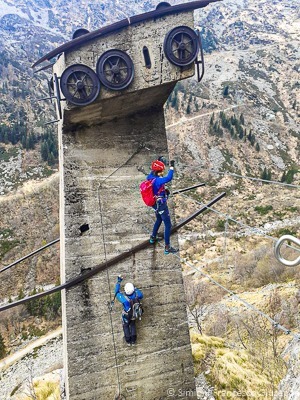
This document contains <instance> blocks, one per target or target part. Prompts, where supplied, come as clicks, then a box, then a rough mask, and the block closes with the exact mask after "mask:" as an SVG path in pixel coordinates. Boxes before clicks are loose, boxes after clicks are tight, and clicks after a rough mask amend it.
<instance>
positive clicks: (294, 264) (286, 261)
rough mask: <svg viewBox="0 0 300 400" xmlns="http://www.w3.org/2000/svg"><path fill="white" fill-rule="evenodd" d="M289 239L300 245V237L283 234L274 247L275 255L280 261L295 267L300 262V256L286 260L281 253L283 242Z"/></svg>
mask: <svg viewBox="0 0 300 400" xmlns="http://www.w3.org/2000/svg"><path fill="white" fill-rule="evenodd" d="M287 240H288V241H290V242H292V243H295V244H296V245H298V246H300V240H299V239H297V238H295V237H294V236H292V235H283V236H281V237H280V238H279V239H278V240H277V242H276V244H275V248H274V253H275V257H276V258H277V260H278V261H279V262H281V264H283V265H286V266H287V267H295V266H296V265H298V264H300V256H299V257H298V258H296V259H295V260H293V261H290V260H286V259H285V258H283V257H282V256H281V254H280V248H281V246H282V245H283V243H284V242H285V241H287ZM299 250H300V249H299Z"/></svg>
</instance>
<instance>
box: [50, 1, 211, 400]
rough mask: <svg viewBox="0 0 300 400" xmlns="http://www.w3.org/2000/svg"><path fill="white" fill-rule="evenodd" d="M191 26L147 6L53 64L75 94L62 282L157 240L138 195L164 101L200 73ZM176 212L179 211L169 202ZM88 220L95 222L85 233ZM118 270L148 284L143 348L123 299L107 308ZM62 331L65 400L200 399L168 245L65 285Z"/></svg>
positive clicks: (64, 163) (65, 121)
mask: <svg viewBox="0 0 300 400" xmlns="http://www.w3.org/2000/svg"><path fill="white" fill-rule="evenodd" d="M195 3H199V4H200V3H201V2H195ZM206 4H208V2H205V5H206ZM164 7H168V6H167V5H165V4H164ZM169 7H170V6H169ZM199 7H200V6H199ZM171 8H173V7H170V9H171ZM194 8H197V7H194ZM178 27H179V28H182V29H181V30H180V29H179V31H174V29H175V28H178ZM193 30H194V21H193V10H191V9H188V10H185V9H183V10H180V12H176V13H175V12H170V13H168V14H162V15H161V16H156V17H155V18H154V17H151V16H150V17H149V15H148V14H145V18H144V20H140V21H139V22H138V23H134V22H131V21H129V23H128V24H127V26H125V27H123V28H121V29H117V30H114V29H113V28H112V29H111V30H110V32H109V33H104V34H102V35H99V36H97V37H96V38H94V39H89V40H84V38H85V36H83V37H82V38H83V40H82V41H80V39H76V40H77V42H76V43H78V44H76V46H73V47H72V49H68V51H65V52H64V53H62V54H61V56H60V57H59V58H58V60H57V62H56V64H55V65H54V69H53V71H54V74H55V75H54V76H55V77H58V80H59V84H60V89H61V91H62V93H60V94H61V97H62V98H64V97H65V98H67V101H62V102H61V105H62V119H61V120H60V122H59V124H58V126H59V147H60V175H61V186H60V226H61V280H62V283H63V282H65V281H67V280H69V279H71V278H74V277H76V276H78V275H80V274H81V273H84V271H85V270H88V269H90V268H93V266H95V265H97V264H99V263H102V262H105V261H106V260H109V259H110V258H111V257H113V256H116V255H117V254H119V253H122V252H123V251H126V250H128V249H129V248H131V247H132V246H134V245H136V244H137V243H139V242H140V241H142V240H145V238H147V237H149V234H150V231H151V228H152V226H153V222H154V213H153V212H151V211H148V210H147V207H146V206H145V205H144V204H143V203H142V200H141V198H140V194H139V183H140V182H141V181H142V180H144V175H143V174H142V173H141V172H139V171H138V169H137V167H139V166H144V168H145V169H146V170H148V171H149V166H150V163H151V161H152V160H153V159H155V158H156V157H157V156H158V155H165V156H166V155H168V146H167V139H166V131H165V121H164V112H163V104H164V103H165V101H166V99H167V98H168V96H169V95H170V93H171V92H172V90H173V88H174V85H175V84H176V82H177V81H179V80H181V79H185V78H188V77H191V76H192V75H194V71H195V65H194V62H193V61H194V60H195V54H196V53H198V50H199V48H198V47H197V46H198V42H196V41H195V38H194V36H193V35H192V34H191V32H193ZM105 32H107V31H105ZM189 35H191V39H192V40H191V41H189ZM190 43H191V44H190ZM111 50H114V51H115V53H110V51H111ZM124 54H126V55H128V56H129V57H130V58H129V59H127V58H126V56H124ZM189 54H192V58H191V59H192V61H190V60H191V59H189V57H190V56H189ZM172 55H173V56H174V57H175V59H174V58H172ZM196 56H197V54H196ZM105 57H106V58H105ZM186 60H188V62H187V63H186V64H187V65H181V64H185V61H186ZM177 61H178V62H177ZM131 63H132V64H131ZM178 63H179V64H180V65H176V64H178ZM120 65H121V67H120ZM118 67H119V70H118ZM72 68H73V69H72ZM86 68H88V69H86ZM122 68H123V69H122ZM126 68H127V69H126ZM90 69H91V70H92V71H93V73H94V74H95V75H93V74H91V73H90ZM120 71H125V75H124V74H123V73H121V72H120ZM122 74H123V75H122ZM95 76H97V79H98V78H99V77H100V79H101V83H99V82H98V80H97V79H96V78H95ZM112 77H114V79H113V78H112ZM128 82H129V83H128ZM95 86H96V87H95ZM98 86H99V87H98ZM99 89H100V91H99ZM56 90H57V88H56ZM93 91H94V92H93ZM81 101H82V103H80V102H81ZM170 209H171V213H172V215H173V216H174V212H173V206H172V201H170ZM83 225H85V226H87V225H88V227H89V230H86V231H85V232H83V233H82V232H81V230H80V227H82V226H83ZM172 243H173V245H175V246H176V245H178V243H177V238H176V237H173V239H172ZM119 274H121V275H124V276H125V282H126V281H131V282H133V283H134V284H135V286H136V287H138V288H141V289H142V291H143V293H144V301H143V306H144V310H145V313H144V317H143V319H142V321H141V322H139V323H138V324H137V325H138V326H137V329H138V342H137V346H136V347H127V346H125V345H124V342H123V331H122V325H121V306H120V305H118V304H117V305H116V306H115V307H114V309H113V311H112V312H111V311H110V309H109V307H108V303H109V302H110V301H111V299H112V297H113V293H114V285H115V282H116V279H117V276H118V275H119ZM63 329H64V352H65V370H66V393H67V398H68V399H71V400H92V399H93V400H100V399H103V400H107V399H132V400H154V399H157V400H158V399H167V398H174V399H179V398H180V399H181V398H189V399H196V392H195V383H194V372H193V362H192V353H191V346H190V338H189V330H188V323H187V314H186V303H185V294H184V287H183V280H182V272H181V265H180V262H179V260H178V258H176V257H174V256H173V255H169V256H165V255H164V254H163V247H160V246H155V247H150V248H149V249H147V250H145V251H142V252H140V253H136V254H135V255H134V256H132V257H131V258H128V259H126V260H124V261H123V262H120V263H118V264H116V265H114V266H113V267H111V268H109V269H107V270H106V271H105V272H102V273H100V274H98V275H96V276H94V277H93V278H91V279H89V280H87V281H85V282H84V283H82V284H80V285H78V286H76V287H72V288H71V289H68V290H66V291H65V292H64V293H63Z"/></svg>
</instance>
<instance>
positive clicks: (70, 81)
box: [60, 64, 100, 106]
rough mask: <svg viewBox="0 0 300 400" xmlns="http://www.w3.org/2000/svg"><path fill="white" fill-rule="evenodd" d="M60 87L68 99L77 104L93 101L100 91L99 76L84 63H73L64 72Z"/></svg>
mask: <svg viewBox="0 0 300 400" xmlns="http://www.w3.org/2000/svg"><path fill="white" fill-rule="evenodd" d="M60 87H61V91H62V92H63V94H64V96H65V98H66V100H68V101H69V102H70V103H72V104H75V105H76V106H86V105H87V104H90V103H92V102H93V101H94V100H95V99H96V98H97V97H98V95H99V93H100V81H99V78H98V76H97V75H96V74H95V72H94V71H93V70H92V69H91V68H89V67H87V66H85V65H82V64H74V65H71V66H70V67H68V68H67V69H66V70H65V71H64V72H63V73H62V76H61V78H60Z"/></svg>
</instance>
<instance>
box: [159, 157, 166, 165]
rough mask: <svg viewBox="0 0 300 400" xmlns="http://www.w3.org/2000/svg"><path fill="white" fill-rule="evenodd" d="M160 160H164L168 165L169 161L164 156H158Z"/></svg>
mask: <svg viewBox="0 0 300 400" xmlns="http://www.w3.org/2000/svg"><path fill="white" fill-rule="evenodd" d="M158 161H161V162H163V163H164V164H165V165H166V163H167V160H166V159H165V157H164V156H159V157H158Z"/></svg>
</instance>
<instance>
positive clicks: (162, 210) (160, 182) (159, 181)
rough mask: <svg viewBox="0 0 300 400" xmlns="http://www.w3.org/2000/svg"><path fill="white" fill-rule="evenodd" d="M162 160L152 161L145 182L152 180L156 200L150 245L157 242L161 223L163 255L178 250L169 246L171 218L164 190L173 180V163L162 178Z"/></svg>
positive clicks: (163, 167) (166, 192)
mask: <svg viewBox="0 0 300 400" xmlns="http://www.w3.org/2000/svg"><path fill="white" fill-rule="evenodd" d="M162 160H163V158H162V157H160V158H158V159H157V160H155V161H153V162H152V164H151V172H150V174H149V175H148V176H147V180H151V179H153V184H152V188H153V194H154V196H155V198H156V203H155V204H154V206H153V207H152V208H153V209H154V210H155V216H156V221H155V223H154V226H153V231H152V234H151V236H150V243H152V244H154V243H155V242H156V241H157V233H158V230H159V228H160V225H161V223H162V222H164V225H165V231H164V239H165V254H171V253H177V251H178V249H175V248H174V247H172V246H171V245H170V236H171V227H172V224H171V218H170V212H169V209H168V204H167V200H168V196H169V193H170V192H169V190H168V189H166V188H165V184H166V183H168V182H170V181H171V180H172V179H173V175H174V164H175V161H174V160H172V161H170V169H169V172H168V174H167V176H164V172H165V163H164V162H163V161H162Z"/></svg>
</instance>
